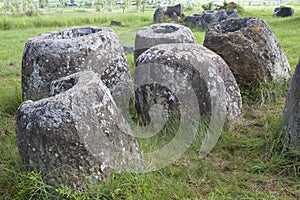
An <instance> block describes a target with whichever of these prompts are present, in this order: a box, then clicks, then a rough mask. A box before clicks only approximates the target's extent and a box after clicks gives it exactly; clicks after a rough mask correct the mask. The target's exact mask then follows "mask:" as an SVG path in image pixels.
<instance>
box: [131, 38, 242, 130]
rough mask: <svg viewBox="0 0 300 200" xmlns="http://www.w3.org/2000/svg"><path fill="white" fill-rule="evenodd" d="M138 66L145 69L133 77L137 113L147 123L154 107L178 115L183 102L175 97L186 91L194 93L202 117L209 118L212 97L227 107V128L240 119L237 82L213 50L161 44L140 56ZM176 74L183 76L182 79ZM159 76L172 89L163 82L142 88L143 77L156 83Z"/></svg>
mask: <svg viewBox="0 0 300 200" xmlns="http://www.w3.org/2000/svg"><path fill="white" fill-rule="evenodd" d="M136 64H137V66H136V68H137V69H138V68H144V70H140V71H141V74H135V77H134V78H135V93H136V107H137V112H138V115H139V118H140V119H142V120H144V121H146V123H147V122H149V121H150V118H149V109H150V108H151V106H153V105H154V104H161V106H163V108H164V109H165V110H167V112H168V113H169V116H173V111H174V110H175V114H176V113H177V111H178V110H179V108H178V107H179V106H181V105H180V104H181V102H179V100H178V99H177V97H176V95H175V94H180V93H184V92H185V91H186V90H194V92H195V94H196V95H197V100H198V103H197V104H198V105H199V111H200V115H201V116H209V115H210V113H211V109H212V108H211V98H216V104H218V105H224V110H226V112H227V118H226V121H227V125H229V126H230V124H231V123H232V122H233V121H234V120H238V119H240V117H241V115H242V100H241V95H240V91H239V88H238V86H237V83H236V81H235V79H234V76H233V75H232V72H231V71H230V69H229V67H228V66H227V64H226V63H225V62H224V60H223V59H222V58H221V57H220V56H218V55H217V54H215V53H214V52H212V51H211V50H209V49H207V48H205V47H203V46H200V45H197V44H187V43H186V44H179V43H178V44H162V45H157V46H154V47H151V48H150V49H149V50H147V51H146V52H144V53H143V54H142V55H140V57H139V58H138V59H137V62H136ZM166 66H167V67H166ZM177 74H179V75H181V77H180V79H178V76H177ZM156 76H157V77H160V76H162V77H164V80H165V82H168V84H169V85H170V86H169V87H168V88H166V87H164V85H163V84H164V83H163V84H162V85H160V84H161V83H157V82H156V81H153V82H154V83H153V84H144V85H142V86H139V84H138V83H144V82H147V80H143V79H144V77H153V80H155V79H154V78H155V77H156ZM163 82H164V81H163ZM188 83H189V84H190V85H192V87H190V86H189V85H188ZM222 85H223V86H225V88H226V89H224V90H225V92H224V90H222V89H221V86H222ZM185 98H190V97H188V96H186V97H185ZM188 109H194V108H188ZM180 112H181V111H180Z"/></svg>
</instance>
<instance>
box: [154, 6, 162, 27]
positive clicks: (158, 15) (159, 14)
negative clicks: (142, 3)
mask: <svg viewBox="0 0 300 200" xmlns="http://www.w3.org/2000/svg"><path fill="white" fill-rule="evenodd" d="M163 17H164V10H163V8H162V7H161V6H160V5H159V6H158V7H157V9H156V10H155V12H154V15H153V21H154V22H155V23H161V22H163Z"/></svg>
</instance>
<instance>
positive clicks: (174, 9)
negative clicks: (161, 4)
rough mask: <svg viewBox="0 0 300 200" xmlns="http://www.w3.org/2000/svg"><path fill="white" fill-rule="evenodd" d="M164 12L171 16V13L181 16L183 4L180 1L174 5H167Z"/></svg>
mask: <svg viewBox="0 0 300 200" xmlns="http://www.w3.org/2000/svg"><path fill="white" fill-rule="evenodd" d="M164 14H165V15H167V16H169V17H172V16H173V15H176V16H178V17H182V16H183V5H182V4H181V3H180V4H177V5H175V6H167V10H166V11H165V13H164Z"/></svg>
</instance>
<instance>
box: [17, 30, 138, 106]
mask: <svg viewBox="0 0 300 200" xmlns="http://www.w3.org/2000/svg"><path fill="white" fill-rule="evenodd" d="M84 70H92V71H94V72H95V73H97V74H98V75H99V77H101V80H102V81H103V82H104V84H105V85H106V86H107V87H108V88H109V90H110V92H111V93H112V96H113V97H114V99H115V101H116V103H117V104H118V105H119V102H118V100H119V99H122V98H124V96H126V95H125V94H129V93H130V91H131V86H132V80H131V75H130V72H129V69H128V65H127V60H126V57H125V54H124V50H123V47H122V45H121V43H120V40H119V39H118V37H117V35H116V34H115V32H114V31H113V30H112V29H110V28H100V27H75V28H69V29H63V30H60V31H53V32H49V33H45V34H41V35H38V36H35V37H32V38H29V39H28V40H27V42H26V45H25V49H24V53H23V60H22V91H23V97H24V98H26V99H30V100H39V99H42V98H45V97H49V95H50V83H51V81H53V80H55V79H58V78H61V77H64V76H67V75H70V74H73V73H76V72H79V71H84ZM126 101H127V100H126ZM126 103H127V102H126Z"/></svg>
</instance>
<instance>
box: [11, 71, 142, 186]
mask: <svg viewBox="0 0 300 200" xmlns="http://www.w3.org/2000/svg"><path fill="white" fill-rule="evenodd" d="M51 91H52V94H53V95H55V96H52V97H48V98H44V99H42V100H39V101H35V102H33V101H31V100H28V101H25V102H24V103H23V104H22V105H21V106H20V107H19V109H18V112H17V116H16V137H17V144H18V148H19V153H20V156H21V159H22V161H23V162H24V164H25V165H26V166H27V167H28V168H29V169H32V168H31V167H33V168H34V169H37V170H38V171H40V172H41V173H42V175H44V178H45V179H46V180H47V182H49V184H51V185H56V186H57V185H59V184H67V185H70V186H72V187H75V188H78V187H80V186H82V185H84V183H85V181H88V182H91V183H93V184H95V186H97V185H98V181H99V180H102V179H105V177H106V176H108V175H109V174H110V173H111V170H112V168H113V169H115V170H117V171H118V170H120V171H121V170H124V168H125V169H126V168H127V167H134V166H133V165H134V164H135V162H136V161H137V162H138V161H139V159H140V158H141V157H142V154H141V151H140V149H139V146H138V145H137V143H136V141H135V139H134V137H133V134H132V131H131V129H130V127H129V126H128V124H127V122H126V121H125V120H124V118H123V117H122V115H121V114H120V112H119V110H118V108H117V107H116V105H115V103H114V101H113V99H112V96H111V94H110V92H109V90H108V88H107V87H106V86H105V85H104V84H103V82H102V81H101V80H100V79H99V77H98V75H96V74H95V73H93V72H91V71H85V72H79V73H76V74H73V75H70V76H67V77H63V78H61V79H60V80H56V81H54V82H53V84H52V86H51ZM132 158H134V159H132ZM123 167H124V168H123ZM78 189H80V188H78Z"/></svg>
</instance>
